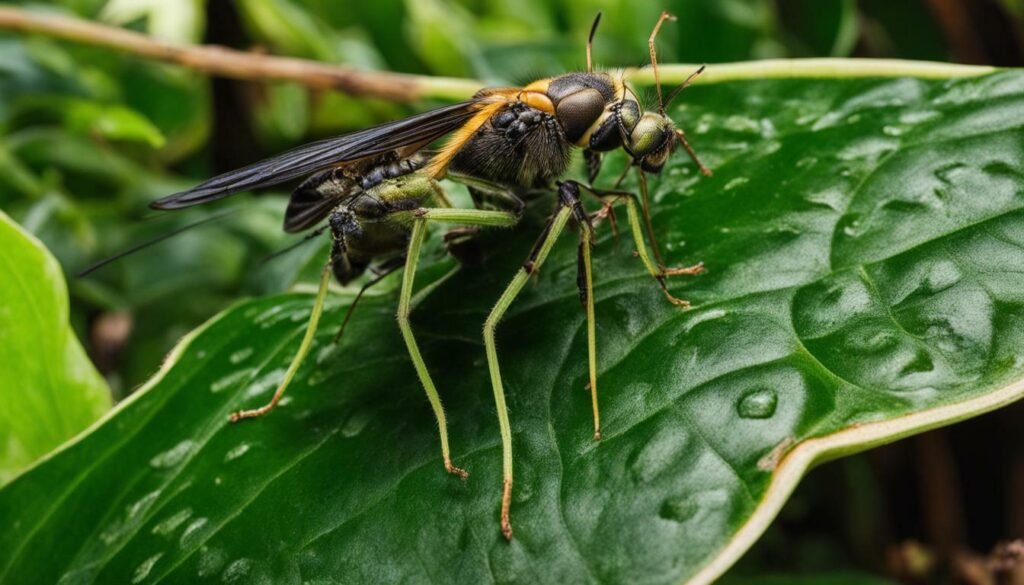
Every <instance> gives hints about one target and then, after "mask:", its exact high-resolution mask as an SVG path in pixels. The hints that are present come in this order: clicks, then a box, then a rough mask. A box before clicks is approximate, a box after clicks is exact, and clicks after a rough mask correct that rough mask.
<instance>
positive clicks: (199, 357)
mask: <svg viewBox="0 0 1024 585" xmlns="http://www.w3.org/2000/svg"><path fill="white" fill-rule="evenodd" d="M196 359H197V360H202V359H206V350H205V349H200V350H199V351H197V352H196Z"/></svg>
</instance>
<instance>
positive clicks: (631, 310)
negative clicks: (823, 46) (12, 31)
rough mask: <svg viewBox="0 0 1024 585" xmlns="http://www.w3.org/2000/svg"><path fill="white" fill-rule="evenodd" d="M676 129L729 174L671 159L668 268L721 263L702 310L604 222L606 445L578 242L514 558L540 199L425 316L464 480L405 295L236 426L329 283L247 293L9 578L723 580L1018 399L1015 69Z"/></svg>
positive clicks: (44, 477) (10, 565)
mask: <svg viewBox="0 0 1024 585" xmlns="http://www.w3.org/2000/svg"><path fill="white" fill-rule="evenodd" d="M672 113H673V116H674V118H675V119H676V120H677V121H679V123H680V124H681V125H682V126H683V127H685V128H686V129H687V131H688V133H689V135H690V137H691V139H692V140H693V142H694V144H695V146H696V147H697V148H698V149H699V151H700V152H701V154H702V156H703V157H704V158H705V160H706V162H707V163H708V164H709V165H710V166H711V167H713V168H714V169H715V172H716V174H715V176H714V177H713V178H711V179H706V178H701V177H699V176H698V175H697V174H696V173H695V172H694V170H693V167H692V165H691V164H690V163H689V161H687V160H686V159H685V156H684V155H677V156H676V157H675V158H674V159H673V160H672V162H671V163H670V165H669V167H668V168H667V169H666V171H665V173H664V174H663V176H662V177H661V179H660V180H657V181H655V183H654V188H653V193H652V195H653V200H654V202H653V206H654V209H655V210H656V212H655V215H654V225H655V228H656V230H657V232H658V235H659V239H660V241H661V243H662V244H663V245H664V249H665V253H666V256H667V259H668V260H670V261H671V262H672V263H675V264H688V263H693V262H695V261H697V260H702V261H704V262H705V263H706V264H707V267H708V273H707V274H706V275H703V276H700V277H697V278H689V279H677V280H674V281H673V282H672V290H673V292H674V293H675V294H677V295H678V296H681V297H685V298H688V299H690V300H691V301H693V302H694V304H695V308H694V309H692V310H689V311H681V310H679V309H678V308H675V307H672V306H670V305H669V304H668V303H666V302H665V301H664V299H663V297H662V296H661V294H660V293H659V291H658V290H657V288H656V287H655V285H654V283H653V281H652V280H651V279H650V278H649V277H648V276H646V275H645V273H644V272H643V269H642V266H641V264H640V263H639V261H637V260H636V259H635V258H634V257H633V256H632V245H631V242H630V241H629V240H626V239H624V240H623V241H622V242H621V243H619V244H618V245H616V243H615V242H614V240H613V238H612V237H611V235H610V232H609V230H608V226H607V224H603V225H602V226H601V229H600V233H601V234H602V236H601V239H600V241H599V244H598V246H597V250H596V252H595V263H596V264H595V276H596V281H597V291H596V301H597V315H598V319H599V326H598V336H599V348H598V353H599V359H600V370H599V371H600V377H599V388H600V393H601V394H600V396H601V401H602V409H603V410H602V414H603V423H604V424H603V427H604V436H605V438H604V440H603V441H601V442H600V443H594V442H593V441H592V440H591V415H590V399H589V396H588V394H587V392H586V391H585V389H584V385H585V377H586V374H585V372H586V357H585V356H586V352H585V334H584V332H585V329H584V321H583V311H582V310H581V308H580V304H579V300H578V297H577V293H576V290H575V277H576V246H575V241H574V240H575V238H574V236H572V235H571V234H570V235H567V236H566V237H565V239H564V240H563V241H562V242H561V243H560V244H559V245H558V246H557V247H556V249H555V251H554V252H553V253H552V256H551V258H550V259H549V261H548V263H547V264H546V265H545V266H544V267H543V268H542V269H541V271H540V275H539V277H538V279H537V282H536V286H531V287H528V288H527V289H526V292H525V293H524V295H523V296H522V297H521V298H520V299H519V301H518V302H517V303H516V304H515V305H514V306H513V308H512V310H511V311H510V313H509V315H508V319H507V320H506V322H505V323H503V325H502V326H501V328H500V330H499V351H500V355H501V359H502V364H503V367H504V376H505V382H506V389H507V391H508V394H509V407H510V410H511V416H512V421H513V428H514V433H515V437H514V441H515V449H516V472H517V476H516V484H515V485H516V492H515V498H514V502H513V508H512V514H513V521H514V523H515V528H516V538H515V539H514V540H513V542H511V543H506V542H505V541H504V540H503V539H502V538H501V536H500V534H499V531H498V501H499V496H500V487H501V472H500V449H499V441H498V430H497V424H496V421H495V416H494V406H493V401H492V397H491V390H490V385H489V382H488V378H487V370H486V367H485V362H484V352H483V348H482V344H481V342H480V326H481V324H482V323H483V321H484V318H485V317H486V314H487V311H488V309H489V307H490V306H491V304H492V303H493V302H494V301H495V299H496V298H497V297H498V295H499V294H500V292H501V289H502V287H503V286H504V284H505V283H506V282H507V280H508V279H509V278H511V276H512V274H513V273H514V271H515V270H516V269H517V267H518V266H519V264H520V262H521V261H522V259H523V258H524V257H525V255H526V253H527V251H528V249H529V247H530V245H531V244H532V242H533V240H534V239H535V237H536V234H537V233H538V231H539V229H540V221H541V220H542V219H543V215H544V212H546V211H547V210H546V209H545V208H544V206H545V205H550V200H547V201H548V202H547V203H545V202H541V201H538V202H536V203H534V204H533V208H534V209H535V210H538V211H537V212H535V213H533V214H532V215H531V216H530V219H529V220H528V221H526V222H524V225H523V226H521V227H520V228H518V229H516V230H514V231H511V232H501V233H496V234H491V235H489V236H487V237H485V238H483V239H482V245H483V246H484V249H485V250H487V251H488V253H489V254H490V258H489V259H488V260H487V262H486V264H485V265H484V267H480V268H474V269H464V270H462V271H460V272H459V273H458V274H456V275H455V276H454V277H452V278H450V279H448V280H446V281H444V282H443V283H442V284H440V285H439V287H438V288H437V289H435V290H434V291H433V292H432V293H431V294H429V295H428V296H426V298H425V299H424V301H423V302H422V303H420V304H419V306H418V307H417V308H416V310H415V313H414V317H413V320H414V327H415V330H416V331H417V333H418V336H419V339H420V341H421V344H422V346H423V349H424V355H425V358H426V361H427V363H428V365H429V367H430V369H431V371H432V372H433V374H434V376H435V380H436V381H437V383H438V387H439V389H440V391H441V394H442V396H443V398H444V399H445V402H446V406H447V410H448V414H449V422H450V425H451V427H452V428H451V431H452V444H453V449H454V454H455V457H456V463H457V464H458V465H461V466H464V467H466V468H467V469H468V470H469V472H470V478H469V480H468V481H466V482H460V481H458V480H457V479H454V478H453V477H451V476H448V475H446V474H445V473H444V472H443V471H442V466H441V459H440V453H439V449H438V440H437V436H436V423H435V422H434V420H433V417H432V416H431V413H430V409H429V407H428V405H427V402H426V400H425V399H424V395H423V392H422V390H421V389H420V387H419V384H418V383H417V381H416V378H415V374H414V372H413V369H412V366H411V364H410V362H409V360H408V358H407V357H406V353H405V349H404V346H403V344H402V341H401V338H400V336H399V334H398V330H397V327H396V325H395V324H394V321H393V315H394V310H395V303H396V298H395V295H394V294H393V292H391V293H384V294H379V295H377V296H375V297H372V298H369V299H367V300H366V302H365V304H364V305H362V306H360V308H359V311H358V313H357V314H356V317H355V318H354V319H353V321H352V324H351V325H350V328H349V329H348V331H347V332H346V338H345V339H344V340H343V341H342V343H341V344H340V345H338V346H332V345H331V344H330V343H329V341H330V338H331V337H332V336H333V334H334V327H333V324H336V323H338V322H339V320H340V318H341V315H342V314H343V312H344V307H345V305H347V302H348V298H349V297H337V298H335V299H334V300H332V301H331V306H330V308H329V310H328V311H327V313H326V314H325V317H324V320H323V323H324V325H323V327H322V330H321V332H320V335H319V336H318V338H317V345H316V347H315V348H314V351H313V354H312V357H311V359H310V360H309V362H308V363H307V364H306V365H305V366H304V367H303V368H302V369H301V370H300V372H299V374H298V377H297V379H296V382H295V383H294V385H293V386H292V388H291V390H290V391H289V395H288V397H287V399H286V402H285V403H284V404H283V406H282V407H281V408H280V409H279V410H277V411H275V412H274V413H272V415H270V416H268V417H266V418H264V419H261V420H257V421H250V422H247V423H245V424H240V425H237V426H233V425H229V424H227V422H226V417H227V414H228V413H229V412H231V411H233V410H236V409H239V408H242V407H252V406H256V405H258V404H260V403H262V402H263V401H265V400H267V399H268V398H269V394H270V393H271V392H272V391H273V388H274V386H275V384H276V383H277V382H278V381H279V380H280V379H281V376H282V375H283V373H284V370H285V368H286V367H287V364H288V361H289V360H290V358H291V356H292V353H293V352H294V351H295V349H296V347H297V346H298V343H299V340H300V338H301V336H302V331H303V327H304V322H305V319H306V318H307V316H308V314H309V309H310V304H311V297H310V296H309V295H305V294H292V295H284V296H277V297H270V298H262V299H257V300H253V301H247V302H243V303H241V304H239V305H238V306H236V307H234V308H232V309H230V310H228V311H227V312H225V313H223V314H222V315H220V316H219V317H217V318H216V319H214V320H213V321H212V322H211V323H209V324H208V325H207V326H206V327H204V328H203V329H201V330H199V331H197V332H195V333H193V334H192V335H190V336H189V337H188V338H187V339H186V341H185V342H184V343H183V344H182V345H181V346H180V347H179V349H178V350H176V351H175V353H173V354H172V356H171V357H170V358H169V359H168V361H167V363H166V364H165V366H164V368H163V369H162V370H161V372H160V374H159V375H158V376H157V377H156V378H155V379H154V380H153V381H152V382H151V383H150V384H149V385H148V387H147V388H146V389H145V390H144V391H143V392H141V393H139V394H138V395H136V397H134V398H133V399H131V400H130V401H128V403H127V404H125V405H124V406H123V407H122V408H120V409H119V410H118V411H117V412H116V413H115V414H114V415H113V416H112V417H110V418H109V419H108V420H107V421H106V423H105V424H104V425H102V426H101V427H99V428H98V429H96V430H95V431H94V432H93V433H92V434H90V435H89V436H88V437H86V438H84V439H83V440H81V441H78V442H76V443H75V444H73V445H70V446H68V447H67V448H66V449H64V450H63V451H62V452H60V453H59V454H57V455H56V456H54V457H53V458H52V459H50V460H49V461H47V462H46V463H45V464H44V465H42V466H39V467H38V468H36V469H34V470H32V472H31V473H29V474H27V475H25V476H22V477H21V478H19V479H18V480H16V481H15V482H13V483H12V484H11V485H9V486H7V487H6V488H4V489H3V490H0V517H2V518H6V519H11V522H9V523H8V524H9V525H10V526H12V527H13V528H11V529H9V530H5V531H3V532H2V533H0V580H3V581H5V582H11V583H14V582H20V581H23V580H24V579H26V578H27V576H31V577H32V578H33V579H35V580H37V581H40V582H60V583H65V584H70V583H91V582H98V583H107V582H134V583H157V582H160V583H196V582H257V583H259V582H267V583H270V582H274V583H283V582H296V583H298V582H310V583H376V582H405V583H421V582H422V583H426V582H443V583H489V582H500V583H622V582H635V583H651V584H661V583H667V584H670V583H680V582H683V581H686V580H689V579H694V580H696V581H697V582H706V581H707V580H709V579H712V578H714V577H716V576H717V575H719V574H720V573H721V572H722V571H724V570H725V569H726V568H727V567H728V565H729V564H730V562H731V561H732V560H734V559H735V558H736V557H737V556H738V555H739V554H740V553H742V551H743V550H745V547H747V546H749V544H750V543H751V542H752V541H753V539H755V538H756V537H757V536H758V535H759V534H760V531H762V530H763V529H764V526H765V525H766V523H767V522H768V521H770V520H771V518H772V516H773V515H774V514H775V512H777V510H778V509H779V507H780V506H781V504H782V502H783V501H784V500H785V498H786V496H787V495H788V493H789V491H790V490H791V489H792V487H793V486H794V485H795V482H796V481H797V479H798V478H799V476H800V475H802V474H803V473H804V472H805V471H806V469H807V468H808V467H809V466H810V465H811V464H813V463H815V462H817V461H819V460H821V459H823V458H827V457H831V456H837V455H840V454H842V453H845V452H852V451H856V450H859V449H864V448H868V447H870V446H872V445H875V444H879V443H883V442H886V441H890V440H895V439H896V438H899V437H900V436H904V435H907V434H910V433H912V432H915V431H918V430H922V429H924V428H929V427H932V426H937V425H941V424H946V423H949V422H953V421H955V420H958V419H961V418H964V417H967V416H971V415H973V414H977V413H979V412H982V411H985V410H989V409H992V408H996V407H998V406H1000V405H1002V404H1005V403H1008V402H1010V401H1012V400H1015V399H1016V398H1018V397H1019V396H1020V395H1021V386H1020V384H1019V380H1020V379H1021V378H1022V375H1024V361H1022V359H1021V356H1022V355H1024V254H1022V246H1024V212H1022V208H1024V141H1022V140H1021V135H1022V134H1021V131H1022V126H1024V75H1021V74H1019V73H1013V72H1005V73H998V74H995V75H992V76H987V77H980V78H971V79H958V80H949V81H946V80H937V81H924V80H917V79H907V78H897V79H828V80H825V79H823V80H797V79H775V80H765V81H738V82H731V83H725V84H720V85H710V86H698V87H694V88H693V89H691V90H687V92H686V93H685V94H684V97H683V99H682V100H681V103H680V105H678V106H677V107H675V108H674V109H673V112H672ZM613 166H614V165H613ZM613 170H614V169H609V172H608V173H607V176H604V177H603V179H602V180H603V181H605V182H606V183H607V182H610V181H612V180H614V173H613V172H612V171H613ZM623 219H624V214H621V213H620V223H623V222H622V220H623ZM436 261H437V259H436V258H434V257H431V258H425V259H424V261H423V263H422V264H423V265H424V271H426V270H429V269H430V268H431V265H432V264H434V263H436ZM435 268H436V267H435Z"/></svg>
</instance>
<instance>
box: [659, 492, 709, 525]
mask: <svg viewBox="0 0 1024 585" xmlns="http://www.w3.org/2000/svg"><path fill="white" fill-rule="evenodd" d="M698 510H700V506H698V505H697V502H696V501H694V499H693V498H691V497H689V496H680V497H675V498H669V499H667V500H665V501H664V503H662V504H661V509H659V510H658V515H659V516H661V517H662V518H664V519H666V520H674V521H676V522H686V521H687V520H689V519H690V518H693V517H694V516H695V515H696V514H697V511H698Z"/></svg>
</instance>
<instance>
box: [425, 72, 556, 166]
mask: <svg viewBox="0 0 1024 585" xmlns="http://www.w3.org/2000/svg"><path fill="white" fill-rule="evenodd" d="M538 83H540V82H534V83H532V84H530V85H529V86H527V87H526V88H524V89H517V90H507V91H506V90H501V91H495V92H494V93H490V94H487V95H486V96H485V97H483V98H482V99H483V101H482V104H484V105H483V106H482V107H481V108H480V111H479V112H477V113H476V114H475V115H474V116H473V117H472V118H470V119H469V121H468V122H466V123H465V124H463V125H462V127H461V128H459V129H458V130H456V131H455V133H453V134H452V136H451V138H449V139H448V142H446V143H445V145H444V146H443V147H442V148H441V150H440V151H438V153H437V154H436V155H434V158H432V159H431V160H430V164H428V165H427V174H429V175H430V176H431V177H433V178H435V179H442V178H444V176H445V174H446V173H447V172H448V165H450V164H451V162H452V159H454V158H455V155H456V154H458V152H459V151H460V150H462V147H463V146H465V145H466V143H467V142H469V140H470V138H472V137H473V135H474V134H476V132H477V131H478V130H480V128H482V127H483V125H484V124H486V123H487V120H489V119H490V118H491V116H493V115H495V114H497V113H498V112H499V111H501V109H502V108H505V107H506V106H508V105H509V104H510V103H512V102H522V103H524V104H526V105H527V106H530V107H531V108H534V109H537V110H540V111H542V112H544V113H547V114H551V115H554V113H555V105H554V104H553V103H551V99H550V98H548V96H547V94H545V93H544V92H543V91H538V90H536V89H534V88H533V87H532V86H534V85H537V84H538ZM544 87H545V88H546V87H547V84H546V83H545V84H544Z"/></svg>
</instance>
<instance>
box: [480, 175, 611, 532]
mask: <svg viewBox="0 0 1024 585" xmlns="http://www.w3.org/2000/svg"><path fill="white" fill-rule="evenodd" d="M578 197H579V190H578V186H577V185H576V183H574V182H566V183H563V184H562V186H561V187H560V188H559V199H560V207H559V209H558V211H557V212H556V213H555V215H554V217H552V218H551V220H550V222H549V223H548V225H547V228H546V229H545V231H544V235H543V236H542V237H541V239H540V241H538V242H537V244H536V245H535V246H534V248H533V250H532V251H531V253H530V257H529V258H528V259H527V261H526V262H525V263H524V265H523V267H522V268H521V269H520V270H519V271H518V272H517V273H516V275H515V277H513V278H512V282H510V283H509V284H508V287H506V288H505V292H503V293H502V295H501V297H500V298H499V299H498V302H497V303H496V304H495V306H494V308H493V309H492V310H491V314H490V315H488V317H487V320H486V321H485V322H484V346H485V347H486V350H487V367H488V369H489V370H490V374H491V386H492V388H493V389H494V402H495V404H496V406H497V411H498V426H499V428H500V430H501V447H502V469H503V472H504V482H503V490H502V497H501V532H502V534H504V535H505V538H506V539H509V540H511V538H512V522H511V520H510V509H511V506H512V429H511V426H510V425H509V420H508V406H507V405H506V404H505V389H504V386H503V385H502V382H501V368H500V366H499V364H498V350H497V346H496V345H495V340H494V333H495V330H496V329H497V327H498V323H499V322H501V318H502V317H503V316H504V315H505V312H506V311H507V310H508V308H509V306H510V305H511V304H512V302H513V301H514V300H515V298H516V297H517V296H518V295H519V293H520V292H521V291H522V290H523V287H524V286H525V285H526V283H527V282H528V281H529V280H530V276H531V275H532V274H534V273H535V272H536V271H537V270H538V269H539V268H540V266H541V264H543V263H544V260H545V259H546V258H547V256H548V254H549V253H550V252H551V248H552V247H553V246H554V244H555V241H557V240H558V236H559V235H560V234H561V233H562V230H564V229H565V224H566V223H567V222H568V221H569V218H570V217H574V218H575V219H576V220H577V221H578V222H579V223H580V226H581V229H582V230H583V233H584V236H583V238H584V240H583V243H582V248H581V251H580V259H581V264H583V266H584V281H585V282H584V290H586V295H587V303H586V304H587V319H588V321H589V323H588V329H587V333H588V352H589V357H590V359H591V364H590V380H591V392H592V395H593V397H594V412H595V416H596V413H597V402H596V401H597V386H596V381H597V375H596V373H597V370H596V366H595V364H594V358H595V355H596V344H595V342H594V320H593V316H594V310H593V294H592V293H593V290H592V289H593V279H592V277H591V271H590V240H591V236H590V233H591V230H590V225H589V223H587V217H586V214H585V213H584V212H583V210H582V208H581V207H580V206H579V198H578ZM594 424H595V429H597V428H598V426H597V425H598V421H597V419H596V418H595V421H594Z"/></svg>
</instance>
